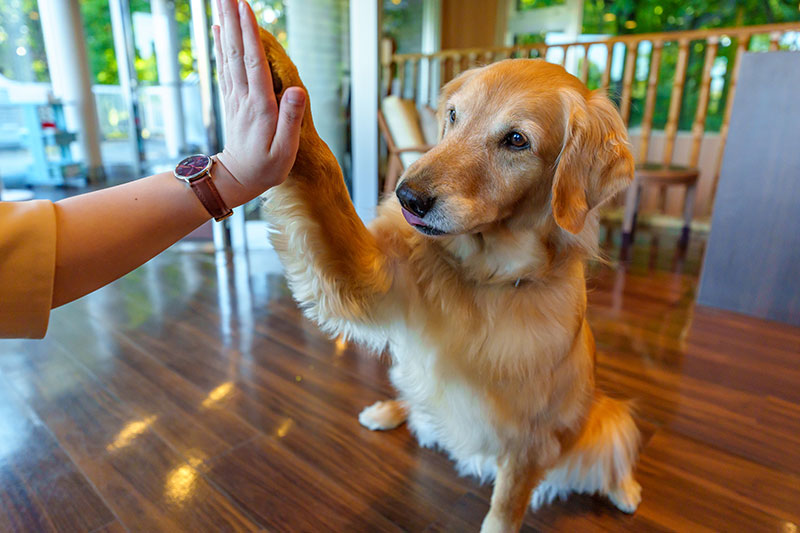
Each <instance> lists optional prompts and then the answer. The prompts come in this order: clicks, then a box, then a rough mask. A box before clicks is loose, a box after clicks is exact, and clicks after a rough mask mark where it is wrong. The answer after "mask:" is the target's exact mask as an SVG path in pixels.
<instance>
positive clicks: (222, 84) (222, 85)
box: [211, 24, 228, 94]
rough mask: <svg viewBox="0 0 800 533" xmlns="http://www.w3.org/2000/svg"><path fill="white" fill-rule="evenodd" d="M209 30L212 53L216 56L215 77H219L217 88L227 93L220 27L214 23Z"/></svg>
mask: <svg viewBox="0 0 800 533" xmlns="http://www.w3.org/2000/svg"><path fill="white" fill-rule="evenodd" d="M211 32H212V33H213V34H214V55H215V56H216V58H217V78H218V79H219V89H220V91H221V92H222V94H228V84H227V83H226V81H227V80H226V72H225V56H223V55H222V45H221V44H220V42H221V40H222V39H221V37H220V35H219V32H220V28H219V26H217V25H216V24H215V25H214V26H211Z"/></svg>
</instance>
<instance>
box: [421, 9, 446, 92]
mask: <svg viewBox="0 0 800 533" xmlns="http://www.w3.org/2000/svg"><path fill="white" fill-rule="evenodd" d="M420 48H421V50H420V51H421V52H422V53H423V54H435V53H436V52H438V51H439V50H441V48H442V2H441V0H423V1H422V43H421V46H420ZM430 61H431V60H429V59H426V60H424V61H421V62H420V71H419V87H420V91H424V94H419V95H417V102H425V103H426V104H427V105H429V106H431V107H433V108H436V104H437V100H438V99H439V85H440V84H441V80H440V79H439V77H440V74H439V73H440V70H441V69H439V64H438V63H436V62H434V64H433V72H431V67H430Z"/></svg>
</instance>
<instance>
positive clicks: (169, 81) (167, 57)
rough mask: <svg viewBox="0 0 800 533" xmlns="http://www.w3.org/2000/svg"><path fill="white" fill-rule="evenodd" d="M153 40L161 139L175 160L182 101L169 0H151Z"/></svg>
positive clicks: (181, 139) (181, 143) (180, 142)
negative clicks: (162, 137)
mask: <svg viewBox="0 0 800 533" xmlns="http://www.w3.org/2000/svg"><path fill="white" fill-rule="evenodd" d="M150 9H151V10H152V16H153V26H154V28H155V31H154V32H153V39H154V41H155V48H156V66H157V68H158V84H159V86H160V88H161V109H162V111H163V113H164V136H165V140H166V144H167V154H168V155H169V157H171V158H173V159H174V158H177V157H178V156H179V155H181V154H182V153H183V151H184V147H185V145H186V135H185V133H184V130H183V98H182V97H181V75H180V65H179V64H178V50H179V47H178V23H177V22H176V21H175V4H174V2H172V0H151V2H150Z"/></svg>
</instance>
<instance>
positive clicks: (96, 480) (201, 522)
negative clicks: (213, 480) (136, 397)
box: [8, 359, 259, 531]
mask: <svg viewBox="0 0 800 533" xmlns="http://www.w3.org/2000/svg"><path fill="white" fill-rule="evenodd" d="M52 368H54V371H53V372H51V373H48V374H39V375H35V374H34V375H16V376H9V377H8V379H9V381H10V382H11V383H12V384H13V385H14V387H15V388H16V389H17V390H18V391H19V392H20V393H21V394H23V395H24V397H25V399H26V401H27V402H28V404H29V405H30V406H31V407H32V409H33V410H34V411H35V413H36V414H37V416H38V417H39V418H40V419H41V420H42V421H43V422H44V423H45V424H47V426H48V428H49V429H50V430H51V431H52V432H53V434H54V435H55V437H56V438H57V439H58V441H59V443H60V444H61V446H62V447H63V448H64V450H65V451H66V452H67V453H68V454H69V456H70V457H71V458H72V459H73V460H74V461H75V463H76V464H77V465H78V467H79V468H80V469H81V471H82V472H83V473H84V475H85V476H86V477H87V478H88V479H89V480H90V481H91V483H93V484H94V486H95V487H96V488H97V490H98V491H99V492H100V494H102V495H103V497H104V499H105V503H106V504H107V505H108V506H109V507H110V508H111V510H112V511H113V512H114V513H115V514H116V516H117V517H119V519H120V520H122V521H123V523H124V524H125V525H126V526H127V527H128V528H130V529H136V530H142V531H219V530H220V529H228V530H230V531H252V530H255V529H258V528H259V526H258V525H257V524H256V523H254V522H253V521H252V520H251V519H250V518H248V517H247V516H245V515H244V514H243V513H242V512H241V511H240V510H239V509H238V508H237V507H236V506H235V505H234V504H232V503H231V502H230V501H229V500H228V498H227V497H226V496H225V495H223V494H222V493H220V492H219V491H218V490H217V489H216V488H215V487H213V486H212V485H210V484H209V482H208V481H207V480H206V479H205V478H204V477H203V476H202V475H200V473H199V472H198V471H197V470H196V469H195V466H194V465H192V464H190V463H188V462H187V461H186V460H184V458H182V457H181V456H179V455H178V454H177V453H176V452H175V451H174V450H173V449H171V448H170V447H169V446H167V445H166V444H165V443H164V442H163V440H161V439H160V438H159V437H158V436H157V435H156V434H155V433H154V431H153V429H152V427H151V424H152V421H151V419H150V418H147V419H141V418H139V417H137V416H135V415H134V414H133V413H131V412H129V411H128V410H127V409H126V408H125V407H124V406H123V405H122V404H121V403H120V402H119V401H118V400H117V399H116V398H114V397H113V396H111V395H110V394H109V393H108V392H107V391H106V390H105V389H104V388H102V386H100V384H98V383H97V382H94V381H93V380H92V379H91V378H90V377H88V376H87V375H86V373H85V372H82V371H81V370H80V369H77V368H75V367H74V365H70V364H69V363H68V362H66V360H65V359H62V360H61V361H60V362H58V363H57V362H53V363H52Z"/></svg>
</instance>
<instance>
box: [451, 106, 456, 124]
mask: <svg viewBox="0 0 800 533" xmlns="http://www.w3.org/2000/svg"><path fill="white" fill-rule="evenodd" d="M455 121H456V110H455V109H451V110H450V124H452V123H454V122H455Z"/></svg>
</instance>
